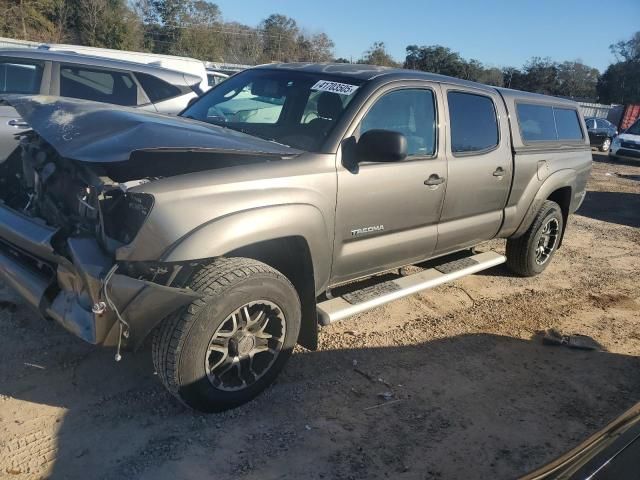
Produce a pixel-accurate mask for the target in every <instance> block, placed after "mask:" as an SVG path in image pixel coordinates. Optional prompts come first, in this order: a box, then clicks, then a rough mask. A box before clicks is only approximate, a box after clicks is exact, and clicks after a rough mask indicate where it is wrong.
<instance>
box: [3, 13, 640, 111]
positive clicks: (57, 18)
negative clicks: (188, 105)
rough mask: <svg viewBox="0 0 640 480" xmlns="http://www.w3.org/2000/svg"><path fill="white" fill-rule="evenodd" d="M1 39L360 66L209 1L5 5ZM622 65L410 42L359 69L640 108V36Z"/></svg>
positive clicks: (283, 21) (619, 47)
mask: <svg viewBox="0 0 640 480" xmlns="http://www.w3.org/2000/svg"><path fill="white" fill-rule="evenodd" d="M0 11H3V12H5V14H4V15H3V16H2V17H0V36H5V37H12V38H19V39H25V40H32V41H39V42H52V43H72V44H80V45H89V46H96V47H104V48H115V49H122V50H135V51H148V52H154V53H166V54H172V55H183V56H189V57H195V58H199V59H202V60H208V61H212V62H226V63H241V64H250V65H251V64H258V63H268V62H272V61H277V62H296V61H298V62H306V61H309V62H327V61H338V62H350V61H352V60H351V59H349V60H347V59H344V58H338V59H336V58H334V52H333V48H334V42H333V41H332V40H331V39H330V38H329V36H328V35H327V34H325V33H323V32H308V31H306V30H304V29H303V28H301V27H300V26H299V25H298V23H297V22H296V21H295V20H294V19H293V18H290V17H288V16H286V15H280V14H273V15H270V16H269V17H267V18H265V19H264V20H263V21H262V22H260V23H259V24H258V25H257V26H255V27H253V26H249V25H244V24H242V23H238V22H229V21H225V20H224V19H223V18H222V14H221V11H220V9H219V7H218V6H217V5H216V4H214V3H210V2H207V1H205V0H133V1H132V2H129V1H128V0H0ZM610 48H611V51H612V52H613V54H614V55H615V57H616V62H615V63H613V64H611V65H610V66H609V67H608V68H607V70H606V71H605V72H604V73H602V74H600V72H599V71H598V70H597V69H595V68H593V67H590V66H588V65H585V64H584V63H582V62H581V61H578V60H576V61H565V62H556V61H552V60H551V59H550V58H541V57H533V58H531V59H530V60H529V61H527V62H526V63H525V64H524V65H523V66H522V67H520V68H516V67H503V68H497V67H492V66H487V65H485V64H483V63H482V62H480V61H479V60H475V59H465V58H463V57H462V56H461V55H460V54H459V53H458V52H455V51H453V50H451V49H450V48H447V47H444V46H442V45H424V46H418V45H409V46H407V48H406V55H405V58H404V60H402V61H398V60H396V59H394V58H393V57H392V56H391V55H390V54H389V53H388V52H387V50H386V47H385V44H384V43H383V42H375V43H374V44H373V45H372V46H371V47H370V48H369V49H368V50H367V51H366V52H364V53H363V55H362V57H361V58H359V59H356V60H355V62H357V63H368V64H374V65H383V66H394V67H404V68H409V69H416V70H424V71H427V72H432V73H439V74H443V75H449V76H453V77H458V78H462V79H467V80H472V81H477V82H481V83H486V84H489V85H495V86H505V87H508V88H515V89H519V90H526V91H531V92H538V93H544V94H549V95H558V96H564V97H571V98H577V99H583V100H593V101H595V100H598V101H600V102H602V103H634V102H640V32H636V33H635V34H634V35H633V36H632V38H631V39H629V40H627V41H621V42H618V43H616V44H614V45H611V46H610Z"/></svg>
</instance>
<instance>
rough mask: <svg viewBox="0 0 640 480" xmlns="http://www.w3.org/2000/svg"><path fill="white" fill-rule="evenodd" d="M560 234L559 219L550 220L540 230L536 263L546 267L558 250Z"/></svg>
mask: <svg viewBox="0 0 640 480" xmlns="http://www.w3.org/2000/svg"><path fill="white" fill-rule="evenodd" d="M559 234H560V223H559V222H558V219H557V218H550V219H549V220H547V222H546V223H545V224H544V226H543V227H542V229H541V230H540V235H539V237H538V246H537V247H536V251H535V254H536V263H537V264H538V265H544V264H545V263H546V262H547V260H549V258H550V257H551V254H552V253H553V251H554V250H555V249H556V246H557V244H558V237H559Z"/></svg>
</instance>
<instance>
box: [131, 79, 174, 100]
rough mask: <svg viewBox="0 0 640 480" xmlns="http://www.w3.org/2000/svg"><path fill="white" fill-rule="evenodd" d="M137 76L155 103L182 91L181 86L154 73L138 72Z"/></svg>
mask: <svg viewBox="0 0 640 480" xmlns="http://www.w3.org/2000/svg"><path fill="white" fill-rule="evenodd" d="M135 76H136V78H137V79H138V81H139V82H140V85H142V89H143V90H144V91H145V93H146V94H147V97H149V100H151V101H152V102H154V103H156V102H161V101H163V100H167V99H169V98H173V97H177V96H179V95H180V94H181V93H182V91H181V90H180V88H178V87H176V86H175V85H171V84H170V83H168V82H165V81H164V80H162V79H160V78H158V77H154V76H153V75H148V74H146V73H136V74H135Z"/></svg>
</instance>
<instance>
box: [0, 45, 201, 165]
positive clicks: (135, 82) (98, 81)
mask: <svg viewBox="0 0 640 480" xmlns="http://www.w3.org/2000/svg"><path fill="white" fill-rule="evenodd" d="M200 82H201V79H200V78H199V77H197V76H195V75H190V74H186V73H182V72H176V71H173V70H167V69H165V68H160V67H155V66H150V65H144V64H139V63H134V62H127V61H124V60H112V59H108V58H101V57H92V56H88V55H80V54H77V53H72V52H55V51H47V50H36V49H33V50H31V49H15V50H5V49H2V50H0V99H1V98H2V95H3V94H16V93H18V94H42V95H54V96H62V97H70V98H79V99H83V100H92V101H95V102H102V103H111V104H116V105H123V106H129V107H137V108H141V109H143V110H149V111H152V112H159V113H167V114H177V113H179V112H180V111H182V110H184V108H186V106H187V105H188V104H189V102H190V101H192V100H193V99H195V98H198V96H200V95H201V94H202V93H203V92H202V91H201V90H200ZM28 128H29V125H28V124H27V123H26V122H24V120H22V119H21V118H20V116H19V115H18V114H17V113H16V111H15V110H14V109H13V107H10V106H8V105H6V104H5V103H2V102H1V101H0V162H2V161H4V160H5V159H6V158H7V157H8V156H9V155H10V154H11V152H13V151H14V150H15V149H16V147H17V144H18V143H17V142H18V140H17V139H16V138H15V135H14V134H15V133H18V132H20V131H21V130H25V129H28Z"/></svg>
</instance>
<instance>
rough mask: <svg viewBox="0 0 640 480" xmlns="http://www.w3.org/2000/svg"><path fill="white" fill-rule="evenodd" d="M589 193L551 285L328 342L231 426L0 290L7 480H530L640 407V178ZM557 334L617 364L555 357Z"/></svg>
mask: <svg viewBox="0 0 640 480" xmlns="http://www.w3.org/2000/svg"><path fill="white" fill-rule="evenodd" d="M589 190H590V191H589V194H588V196H587V198H586V200H585V204H584V206H583V207H582V209H581V210H580V211H579V212H578V214H577V215H575V216H573V218H572V220H571V221H570V225H569V230H568V233H567V236H566V238H565V242H564V245H563V248H562V249H561V250H560V252H559V254H558V256H556V258H555V260H554V262H553V264H552V265H551V266H550V268H549V269H548V270H547V271H546V272H545V273H544V274H543V275H542V276H540V277H537V278H533V279H522V278H517V277H514V276H511V275H510V274H509V273H508V271H507V270H506V269H505V268H502V267H498V268H495V269H493V270H490V271H487V272H485V273H482V274H479V275H474V276H472V277H468V278H465V279H463V280H461V281H458V282H456V283H455V284H452V285H449V286H444V287H440V288H438V289H436V290H432V291H428V292H427V293H424V294H420V295H415V296H413V297H410V298H408V299H406V300H403V301H399V302H396V303H394V304H391V305H388V306H386V307H382V308H379V309H377V310H375V311H372V312H370V313H367V314H365V315H361V316H359V317H357V318H353V319H350V320H347V321H344V322H342V323H340V324H338V325H332V326H331V327H328V328H325V329H323V330H322V332H321V334H320V335H321V337H320V343H321V348H320V350H319V351H317V352H307V351H300V352H298V353H297V354H296V355H294V357H293V358H292V359H291V361H290V362H289V364H288V366H287V368H286V370H285V373H284V374H283V375H282V376H281V377H280V379H279V381H278V383H277V384H276V385H275V386H274V387H273V388H271V389H270V390H269V391H268V392H267V393H266V394H264V395H262V396H261V397H259V398H258V399H257V400H255V401H253V402H252V403H250V404H248V405H246V406H244V407H242V408H239V409H237V410H234V411H231V412H227V413H225V414H221V415H210V416H205V415H200V414H195V413H193V412H191V411H188V410H185V409H184V408H183V407H181V406H180V405H179V404H178V403H177V402H175V401H174V400H173V399H172V397H170V396H169V394H167V393H165V391H164V389H163V388H162V387H161V385H160V383H159V382H158V381H157V379H156V378H155V376H154V372H153V368H152V366H151V360H150V352H149V351H148V349H147V350H144V351H141V352H138V353H135V354H126V355H125V356H124V359H123V361H122V362H120V363H115V362H114V361H113V352H109V351H101V350H97V349H94V348H91V347H90V346H88V345H85V344H83V343H82V342H81V341H79V340H76V339H75V338H73V337H72V336H71V335H69V334H67V333H66V332H64V331H63V330H62V329H61V328H59V327H58V326H56V325H54V324H50V323H48V322H43V321H41V320H39V319H38V318H36V317H35V316H33V315H32V314H30V313H29V311H28V310H26V308H24V307H22V306H20V305H18V306H17V307H16V308H14V307H13V306H12V304H11V303H10V302H12V301H15V299H14V298H13V297H12V294H11V293H10V292H9V291H8V290H7V289H5V288H4V287H3V286H1V285H0V301H1V302H2V303H0V477H2V478H5V477H6V478H16V479H22V478H54V479H61V478H92V479H100V478H105V479H121V478H143V479H176V478H180V479H191V478H193V479H201V478H215V479H216V480H221V479H227V478H246V479H275V478H287V479H298V478H309V479H320V478H326V479H333V478H336V479H361V478H362V479H370V478H394V479H395V478H398V479H404V478H407V479H414V478H415V479H425V478H434V479H440V478H447V479H449V478H513V477H516V476H518V475H520V474H524V473H526V472H527V471H529V470H531V469H533V468H535V467H536V466H539V465H541V464H544V463H545V462H547V461H550V460H551V459H552V458H554V457H555V456H557V455H559V454H560V453H562V452H563V451H565V450H567V449H569V448H570V447H572V446H575V445H576V444H577V443H578V442H580V441H581V440H582V439H584V438H585V437H586V436H588V435H590V434H591V433H593V432H594V431H596V430H598V429H599V428H601V427H603V426H604V425H605V424H606V423H607V422H608V421H609V420H611V419H612V418H613V417H615V416H617V415H619V414H620V413H622V412H623V411H624V410H625V409H627V408H629V407H630V406H632V405H633V404H634V403H636V402H637V401H638V400H640V361H639V359H638V355H639V354H640V254H639V249H640V164H636V165H633V164H610V163H607V157H606V156H604V155H598V154H594V171H593V176H592V179H591V182H590V185H589ZM488 247H489V248H495V249H496V250H498V251H501V250H502V249H503V248H504V242H491V244H490V245H488ZM548 327H555V328H557V329H559V330H561V331H562V332H566V333H581V334H585V335H589V336H591V337H592V338H594V339H595V340H596V341H597V342H599V343H600V344H601V345H602V351H601V352H593V351H591V352H589V351H577V350H569V349H567V348H564V347H550V346H544V345H542V344H541V342H540V338H539V335H538V334H537V333H536V332H538V331H540V330H541V329H545V328H548ZM372 407H375V408H372Z"/></svg>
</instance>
